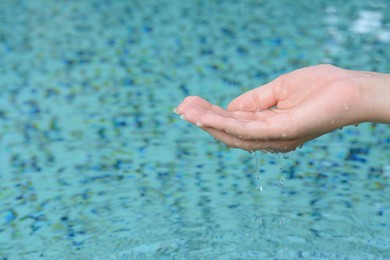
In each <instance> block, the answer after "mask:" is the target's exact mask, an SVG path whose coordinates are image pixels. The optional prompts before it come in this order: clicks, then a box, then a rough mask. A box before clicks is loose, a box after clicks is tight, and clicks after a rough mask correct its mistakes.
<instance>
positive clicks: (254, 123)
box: [197, 111, 297, 140]
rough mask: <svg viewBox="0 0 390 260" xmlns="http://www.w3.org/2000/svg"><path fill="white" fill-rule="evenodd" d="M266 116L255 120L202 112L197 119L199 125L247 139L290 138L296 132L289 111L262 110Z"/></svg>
mask: <svg viewBox="0 0 390 260" xmlns="http://www.w3.org/2000/svg"><path fill="white" fill-rule="evenodd" d="M264 112H265V113H266V114H267V116H263V117H260V116H258V115H260V114H262V113H263V112H258V113H257V114H256V115H257V116H256V117H257V120H249V121H248V120H244V119H242V118H234V117H225V116H222V115H219V114H216V113H209V112H208V113H204V114H202V115H200V117H199V118H197V119H198V121H199V123H200V125H202V126H205V127H210V128H214V129H217V130H220V131H224V132H226V133H228V134H230V135H233V136H236V137H238V138H240V139H247V140H257V139H261V140H266V139H269V140H278V139H291V138H294V135H295V134H296V130H297V127H296V125H295V123H294V119H293V117H292V116H290V115H289V113H287V112H286V113H278V112H275V111H264Z"/></svg>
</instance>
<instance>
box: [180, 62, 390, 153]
mask: <svg viewBox="0 0 390 260" xmlns="http://www.w3.org/2000/svg"><path fill="white" fill-rule="evenodd" d="M366 74H367V75H368V74H369V73H366ZM356 75H357V72H355V71H350V70H345V69H341V68H337V67H334V66H332V65H317V66H313V67H307V68H303V69H299V70H296V71H293V72H290V73H287V74H284V75H282V76H280V77H278V78H276V79H275V80H274V81H272V82H270V83H268V84H266V85H264V86H261V87H258V88H256V89H253V90H251V91H249V92H246V93H244V94H243V95H241V96H239V97H237V98H236V99H234V100H233V101H232V102H231V103H230V104H229V106H228V109H227V110H224V109H222V108H221V107H218V106H216V105H212V104H210V103H209V102H208V101H206V100H204V99H202V98H200V97H194V96H192V97H187V98H186V99H185V100H184V101H183V102H182V103H181V104H180V105H179V106H178V107H177V108H176V109H175V112H176V113H178V114H180V115H182V118H183V119H185V120H187V121H189V122H191V123H193V124H195V125H197V126H198V127H200V128H202V129H203V130H205V131H207V132H208V133H209V134H211V135H212V136H214V137H215V138H216V139H219V140H220V141H222V142H224V143H226V144H227V145H228V146H230V147H234V148H241V149H244V150H248V151H253V150H266V151H272V152H288V151H290V150H294V149H295V148H296V147H298V146H301V145H303V144H304V143H305V142H307V141H309V140H312V139H314V138H317V137H319V136H321V135H323V134H325V133H328V132H330V131H332V130H335V129H338V128H340V127H343V126H345V125H351V124H357V123H360V122H363V121H365V120H367V119H368V118H367V115H368V114H367V113H366V112H365V110H369V109H368V108H366V107H368V105H367V106H366V107H364V106H362V104H361V102H362V101H363V99H362V96H363V95H362V91H361V89H362V87H361V86H360V84H358V83H357V81H356V77H355V76H356ZM363 77H364V76H363ZM365 78H367V76H365ZM387 100H388V97H387ZM371 108H372V105H371Z"/></svg>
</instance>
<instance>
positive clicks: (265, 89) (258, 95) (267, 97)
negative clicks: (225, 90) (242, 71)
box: [227, 78, 280, 112]
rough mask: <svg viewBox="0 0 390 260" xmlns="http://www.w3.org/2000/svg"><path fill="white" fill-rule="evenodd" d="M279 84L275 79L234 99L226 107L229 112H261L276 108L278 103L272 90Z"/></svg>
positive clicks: (278, 80)
mask: <svg viewBox="0 0 390 260" xmlns="http://www.w3.org/2000/svg"><path fill="white" fill-rule="evenodd" d="M277 84H280V79H279V78H277V79H275V80H273V81H271V82H270V83H268V84H265V85H263V86H260V87H257V88H255V89H252V90H250V91H248V92H246V93H244V94H242V95H240V96H239V97H237V98H235V99H234V100H233V101H232V102H230V104H229V105H228V108H227V109H228V110H230V111H251V112H256V111H261V110H266V109H268V108H271V107H273V106H276V105H277V103H278V100H277V98H276V97H275V91H274V88H275V87H276V86H277Z"/></svg>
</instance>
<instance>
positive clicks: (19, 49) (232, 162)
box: [0, 0, 390, 259]
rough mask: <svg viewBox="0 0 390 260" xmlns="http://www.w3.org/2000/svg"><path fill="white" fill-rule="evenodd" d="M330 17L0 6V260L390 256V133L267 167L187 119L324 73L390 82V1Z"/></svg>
mask: <svg viewBox="0 0 390 260" xmlns="http://www.w3.org/2000/svg"><path fill="white" fill-rule="evenodd" d="M314 2H315V3H313V1H255V0H240V1H233V0H227V1H217V0H211V1H202V0H199V1H195V0H194V1H163V0H155V1H152V0H146V1H143V0H142V1H141V0H132V1H120V0H118V1H97V0H96V1H94V0H88V1H45V0H31V1H0V24H1V26H0V258H1V257H2V258H4V259H42V258H43V259H270V258H271V259H278V258H290V259H291V258H304V259H338V258H343V259H344V258H347V259H385V258H388V257H390V238H389V236H388V234H389V231H390V215H389V214H390V188H389V178H390V149H389V148H390V147H389V146H390V133H389V132H390V131H389V130H390V128H389V126H387V125H379V124H377V125H373V124H362V125H360V126H358V127H353V126H351V127H346V128H344V129H343V130H342V131H336V132H334V133H331V134H329V135H326V136H323V137H321V138H319V139H318V140H316V141H313V142H310V143H308V144H307V145H305V146H304V147H303V148H302V149H299V150H297V151H295V152H293V153H291V154H289V155H288V158H287V157H286V158H285V157H283V156H282V155H277V154H265V153H261V152H257V159H258V164H259V167H257V166H256V162H255V160H254V157H255V156H254V155H253V154H249V153H246V152H243V151H239V150H231V149H227V148H226V147H224V146H223V145H222V144H220V143H217V142H216V141H214V140H213V139H212V138H211V137H209V136H208V135H207V134H205V133H203V132H201V131H199V130H198V129H195V128H194V127H193V126H191V125H189V124H188V123H186V122H184V121H181V120H180V119H179V118H177V116H176V115H175V114H174V113H172V109H173V108H174V107H175V106H176V105H177V104H178V103H179V102H180V101H181V100H182V99H183V98H184V97H185V96H187V95H200V96H203V97H206V98H208V99H209V100H211V101H212V102H215V103H217V104H220V105H223V106H224V105H226V104H227V103H228V102H229V100H231V99H232V98H234V97H235V96H237V95H239V94H241V93H242V92H243V91H246V90H249V89H250V88H253V87H256V86H258V85H260V84H263V83H265V82H267V81H269V80H271V79H273V78H274V77H276V76H277V75H279V74H281V73H284V72H287V71H290V70H293V69H296V68H299V67H303V66H308V65H312V64H318V63H323V62H330V63H334V64H335V65H338V66H341V67H345V68H351V69H365V70H376V71H382V72H390V65H389V64H390V63H389V58H390V48H389V44H390V12H388V10H389V8H390V3H389V1H385V0H380V1H361V2H357V1H343V2H342V3H341V2H339V1H314ZM260 190H262V191H260Z"/></svg>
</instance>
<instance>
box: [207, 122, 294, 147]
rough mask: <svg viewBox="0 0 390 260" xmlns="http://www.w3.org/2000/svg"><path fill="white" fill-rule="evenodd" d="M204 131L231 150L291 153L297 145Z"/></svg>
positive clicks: (211, 130)
mask: <svg viewBox="0 0 390 260" xmlns="http://www.w3.org/2000/svg"><path fill="white" fill-rule="evenodd" d="M202 129H203V130H204V131H206V132H208V133H209V134H210V135H212V136H213V137H214V138H216V139H217V140H219V141H221V142H223V143H225V144H226V145H227V146H229V147H231V148H239V149H243V150H246V151H250V152H252V151H256V150H263V151H268V152H289V151H291V150H294V149H295V148H296V147H297V145H296V144H295V143H294V142H292V141H277V142H275V141H270V140H256V141H253V140H251V141H249V140H242V139H239V138H237V137H235V136H232V135H229V134H228V133H226V132H223V131H220V130H216V129H213V128H207V127H205V128H204V127H202Z"/></svg>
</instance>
